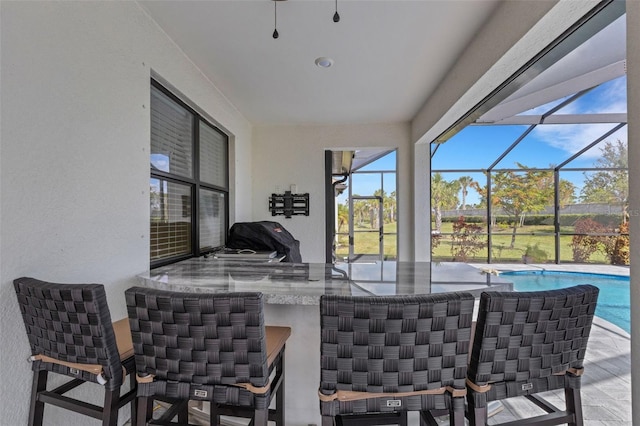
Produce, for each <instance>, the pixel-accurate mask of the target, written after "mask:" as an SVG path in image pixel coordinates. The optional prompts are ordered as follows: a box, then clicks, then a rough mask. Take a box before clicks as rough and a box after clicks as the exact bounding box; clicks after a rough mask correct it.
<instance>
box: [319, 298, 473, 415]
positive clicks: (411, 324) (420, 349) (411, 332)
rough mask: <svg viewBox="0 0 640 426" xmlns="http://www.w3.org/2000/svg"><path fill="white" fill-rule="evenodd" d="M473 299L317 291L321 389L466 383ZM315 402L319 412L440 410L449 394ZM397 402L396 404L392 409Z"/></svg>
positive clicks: (370, 389) (328, 392)
mask: <svg viewBox="0 0 640 426" xmlns="http://www.w3.org/2000/svg"><path fill="white" fill-rule="evenodd" d="M473 304H474V298H473V296H471V295H470V294H468V293H448V294H436V295H421V296H389V297H381V296H374V297H349V296H329V295H327V296H322V298H321V300H320V314H321V348H320V352H321V378H320V392H321V393H322V394H324V395H331V394H333V393H335V392H336V391H340V390H342V391H357V392H368V393H387V392H391V393H398V392H414V391H423V390H427V389H439V388H442V387H444V386H451V387H453V388H456V389H464V388H465V377H466V370H467V360H468V354H469V341H470V337H471V321H472V315H473ZM392 399H393V400H395V401H400V402H395V403H393V404H391V405H392V406H388V405H389V404H388V403H387V401H388V400H389V398H388V397H386V398H376V397H373V396H372V397H371V398H368V399H363V400H357V401H349V402H340V401H338V400H334V401H329V402H324V401H322V402H321V403H320V406H321V413H322V415H327V416H335V415H338V414H361V413H374V412H389V411H413V410H429V409H445V408H449V406H450V403H451V402H450V400H451V399H450V397H449V395H448V393H446V392H445V393H443V394H434V395H424V394H423V395H414V396H406V397H397V398H395V397H394V398H392ZM393 405H395V406H393Z"/></svg>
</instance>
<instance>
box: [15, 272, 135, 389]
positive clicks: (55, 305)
mask: <svg viewBox="0 0 640 426" xmlns="http://www.w3.org/2000/svg"><path fill="white" fill-rule="evenodd" d="M14 288H15V290H16V295H17V296H18V304H19V305H20V312H21V313H22V318H23V320H24V325H25V328H26V332H27V336H28V338H29V344H30V345H31V354H32V355H45V356H48V357H51V358H54V359H57V360H59V361H64V362H70V363H78V364H95V365H101V366H102V368H103V375H104V377H105V379H107V383H106V384H105V387H106V388H107V389H109V390H114V389H116V388H118V387H119V386H120V385H122V381H123V374H122V363H121V361H120V355H119V354H118V347H117V345H116V339H115V335H114V332H113V325H112V322H111V314H110V312H109V307H108V305H107V297H106V294H105V290H104V286H103V285H102V284H57V283H49V282H45V281H40V280H37V279H34V278H27V277H24V278H18V279H16V280H15V281H14ZM32 368H33V370H34V371H37V370H47V371H53V372H55V373H59V374H65V375H67V376H71V377H78V378H81V379H82V380H85V381H90V382H95V383H97V376H96V375H95V374H91V373H89V372H86V371H82V370H80V371H75V370H74V369H70V368H69V367H67V366H64V365H61V364H55V363H50V362H41V361H34V362H33V366H32Z"/></svg>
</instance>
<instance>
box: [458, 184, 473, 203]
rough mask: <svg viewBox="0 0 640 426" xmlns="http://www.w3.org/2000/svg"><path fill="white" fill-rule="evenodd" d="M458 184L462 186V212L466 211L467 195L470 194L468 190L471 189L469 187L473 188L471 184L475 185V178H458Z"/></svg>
mask: <svg viewBox="0 0 640 426" xmlns="http://www.w3.org/2000/svg"><path fill="white" fill-rule="evenodd" d="M458 183H459V184H460V189H461V190H462V210H466V208H467V194H469V191H468V190H467V188H469V186H471V184H472V183H473V178H472V177H471V176H460V177H459V178H458Z"/></svg>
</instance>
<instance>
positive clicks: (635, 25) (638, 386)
mask: <svg viewBox="0 0 640 426" xmlns="http://www.w3.org/2000/svg"><path fill="white" fill-rule="evenodd" d="M638 40H640V2H638V1H628V2H627V115H628V117H630V118H631V119H630V120H629V123H628V126H627V132H628V140H629V182H630V183H631V182H636V183H635V184H631V185H629V213H630V217H629V227H630V230H629V234H630V238H631V247H630V250H631V273H630V276H631V278H630V280H631V365H632V368H631V384H632V388H631V389H632V395H631V396H632V399H631V402H632V406H631V409H632V419H633V421H632V423H633V424H634V425H637V424H640V371H638V369H637V368H633V366H636V365H639V364H640V326H639V325H640V267H639V265H638V260H640V255H639V254H640V185H638V184H637V182H639V181H640V120H639V119H638V117H640V43H639V42H638Z"/></svg>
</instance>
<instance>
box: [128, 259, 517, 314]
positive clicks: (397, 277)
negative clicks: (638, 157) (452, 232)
mask: <svg viewBox="0 0 640 426" xmlns="http://www.w3.org/2000/svg"><path fill="white" fill-rule="evenodd" d="M492 272H493V271H492V270H487V271H481V270H479V269H477V268H474V267H471V266H469V265H466V264H463V263H431V262H395V261H383V262H372V263H340V264H337V265H331V264H324V263H301V264H294V263H277V262H276V263H258V262H255V261H252V262H240V261H235V260H220V259H214V258H195V259H189V260H185V261H182V262H178V263H175V264H172V265H168V266H164V267H160V268H156V269H153V270H151V271H149V272H147V273H145V274H142V275H140V277H139V278H140V280H141V285H143V286H146V287H154V288H158V289H163V290H172V291H181V292H211V293H220V292H232V291H260V292H262V293H263V295H264V300H265V303H266V304H272V305H319V304H320V296H321V295H323V294H341V295H377V296H383V295H384V296H388V295H394V294H399V295H408V294H429V293H444V292H452V291H468V292H471V293H472V294H475V295H476V296H478V295H479V294H480V292H482V291H483V290H487V289H489V288H491V289H492V290H511V283H510V282H509V281H506V280H504V279H502V278H501V277H500V276H499V275H495V274H494V273H492Z"/></svg>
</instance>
